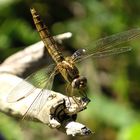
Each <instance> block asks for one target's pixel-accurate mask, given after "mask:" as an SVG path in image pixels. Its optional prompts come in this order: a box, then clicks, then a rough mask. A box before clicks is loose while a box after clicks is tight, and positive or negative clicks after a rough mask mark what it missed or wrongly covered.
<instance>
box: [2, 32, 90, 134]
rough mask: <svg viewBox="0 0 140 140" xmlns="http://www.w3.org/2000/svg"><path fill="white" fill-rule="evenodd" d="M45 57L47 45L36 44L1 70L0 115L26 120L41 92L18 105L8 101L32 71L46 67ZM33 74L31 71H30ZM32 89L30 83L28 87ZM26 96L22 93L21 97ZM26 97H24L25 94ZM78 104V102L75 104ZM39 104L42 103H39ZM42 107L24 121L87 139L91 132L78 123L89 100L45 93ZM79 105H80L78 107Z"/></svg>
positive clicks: (34, 91) (58, 39) (35, 92)
mask: <svg viewBox="0 0 140 140" xmlns="http://www.w3.org/2000/svg"><path fill="white" fill-rule="evenodd" d="M69 37H70V33H65V34H62V35H59V36H57V37H55V39H56V40H57V41H59V42H60V41H62V40H63V39H66V38H69ZM45 57H46V56H45V54H44V45H43V43H42V42H38V43H35V44H34V45H31V46H29V47H27V48H26V49H24V50H22V51H20V52H18V53H16V54H14V55H12V56H10V57H9V58H7V59H6V60H5V61H4V62H3V63H2V64H1V66H0V111H1V112H3V113H5V114H8V115H11V116H12V117H15V118H23V116H24V114H25V113H26V111H27V110H28V108H29V107H30V105H31V103H32V102H33V100H34V99H35V98H36V96H37V95H38V92H39V91H40V90H41V89H39V88H36V89H35V90H33V91H32V93H31V94H30V95H29V96H27V97H26V98H24V99H22V100H20V101H18V102H12V103H9V102H7V97H8V95H9V93H10V92H11V90H12V89H13V88H14V87H15V86H16V85H17V84H18V83H20V82H21V81H23V79H21V78H19V77H18V76H22V77H24V76H25V75H26V74H29V71H28V70H29V69H34V70H35V67H41V66H42V65H44V64H45V62H46V60H45V59H44V58H45ZM30 72H31V71H30ZM26 84H28V85H29V86H30V87H33V85H31V84H30V83H26ZM21 93H23V89H22V88H21V91H20V93H19V94H21ZM23 94H24V93H23ZM75 100H76V102H75ZM38 102H39V101H38ZM41 103H44V104H43V107H42V108H41V109H40V106H39V104H40V103H37V105H36V106H33V108H32V110H30V111H29V112H28V113H27V115H26V118H25V119H28V120H30V119H31V120H34V121H39V122H41V123H44V124H47V125H48V126H50V127H51V128H57V129H59V130H61V131H64V132H65V133H66V134H67V135H72V136H76V135H88V134H90V133H91V131H90V130H89V129H88V128H87V127H86V126H85V125H83V124H80V123H78V122H75V120H76V118H77V113H78V112H80V111H82V110H84V109H85V108H86V106H87V104H88V103H89V100H88V99H87V98H84V99H83V98H80V97H75V98H72V97H69V98H68V97H67V96H65V95H62V94H60V93H57V92H54V91H49V90H44V91H43V98H42V100H41ZM77 103H78V104H77Z"/></svg>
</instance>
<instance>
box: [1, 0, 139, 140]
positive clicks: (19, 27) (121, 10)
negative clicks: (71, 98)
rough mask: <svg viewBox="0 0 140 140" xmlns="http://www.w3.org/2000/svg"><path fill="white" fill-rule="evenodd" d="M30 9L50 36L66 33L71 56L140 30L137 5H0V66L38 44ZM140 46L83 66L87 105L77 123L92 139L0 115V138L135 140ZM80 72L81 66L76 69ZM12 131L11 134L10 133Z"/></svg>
mask: <svg viewBox="0 0 140 140" xmlns="http://www.w3.org/2000/svg"><path fill="white" fill-rule="evenodd" d="M30 7H35V8H36V9H37V10H38V12H39V13H40V15H41V16H42V18H43V19H44V20H45V22H47V24H48V26H49V28H50V30H51V32H52V34H59V33H63V32H67V31H70V32H72V33H73V37H72V39H70V40H69V41H66V42H65V44H66V47H65V49H68V50H69V51H70V52H72V51H73V50H76V49H78V48H85V47H92V43H93V41H94V40H95V39H98V38H101V37H104V36H108V35H111V34H113V33H118V32H122V31H124V30H128V29H132V28H136V27H139V26H140V18H139V13H140V1H138V0H133V1H132V0H124V1H121V0H71V1H69V0H59V1H58V0H48V1H43V0H36V1H31V0H24V1H23V0H1V1H0V52H1V55H0V60H1V62H2V61H3V60H4V59H6V57H8V56H10V55H11V54H13V53H14V52H16V51H18V50H20V49H22V48H23V47H26V46H28V45H30V44H32V43H34V42H36V41H39V40H40V39H39V36H38V33H37V32H36V30H35V27H34V24H33V21H32V17H31V14H30V11H29V8H30ZM139 44H140V41H139V40H137V41H132V42H131V43H130V44H129V45H131V46H132V47H133V51H132V52H130V53H127V54H123V55H119V56H114V57H109V58H104V59H96V60H95V61H94V62H93V61H92V60H87V61H86V62H82V64H84V66H86V67H87V68H88V69H85V68H84V70H83V71H84V73H86V75H87V77H88V81H89V96H90V98H91V103H90V104H89V106H88V108H87V110H85V111H83V112H81V113H80V114H79V118H78V120H79V121H80V122H83V123H85V124H86V125H87V126H89V128H90V129H92V130H93V131H94V132H95V133H94V134H93V135H92V136H89V137H86V138H78V137H75V138H72V137H68V136H65V134H62V133H60V132H58V131H55V130H51V129H50V128H48V127H47V126H44V125H42V124H38V123H25V122H23V123H22V125H19V124H20V122H18V121H15V120H13V119H10V118H9V117H7V116H6V115H3V114H2V113H1V114H0V134H1V135H2V136H3V137H4V138H5V139H6V140H16V139H18V140H22V139H26V140H28V139H30V140H38V139H42V140H45V139H49V140H57V139H58V140H59V139H62V138H63V139H69V140H70V139H75V140H77V139H89V140H91V139H94V140H139V139H140V113H139V112H140V47H139ZM81 71H82V66H81ZM13 128H14V129H13Z"/></svg>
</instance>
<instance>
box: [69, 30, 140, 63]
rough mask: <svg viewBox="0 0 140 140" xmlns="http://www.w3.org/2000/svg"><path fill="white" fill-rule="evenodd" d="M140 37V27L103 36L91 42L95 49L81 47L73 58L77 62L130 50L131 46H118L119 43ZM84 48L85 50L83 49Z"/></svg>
mask: <svg viewBox="0 0 140 140" xmlns="http://www.w3.org/2000/svg"><path fill="white" fill-rule="evenodd" d="M139 37H140V28H137V29H132V30H128V31H125V32H121V33H118V34H114V35H111V36H107V37H105V38H101V39H99V40H97V41H95V42H93V43H91V45H92V47H90V48H93V49H90V50H85V49H79V50H77V51H76V52H75V53H74V54H73V55H72V59H73V60H74V61H75V62H79V61H82V60H83V59H86V58H89V57H91V56H92V57H94V58H99V57H106V56H110V55H115V54H120V53H124V52H128V51H130V50H131V47H118V46H117V45H119V44H122V43H125V42H128V41H131V40H134V39H136V38H139ZM81 50H83V51H81Z"/></svg>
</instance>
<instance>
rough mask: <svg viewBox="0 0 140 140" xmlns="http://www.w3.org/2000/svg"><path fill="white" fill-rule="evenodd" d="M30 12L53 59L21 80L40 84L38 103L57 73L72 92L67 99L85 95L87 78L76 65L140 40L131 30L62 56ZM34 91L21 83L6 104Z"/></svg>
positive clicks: (138, 31) (139, 30)
mask: <svg viewBox="0 0 140 140" xmlns="http://www.w3.org/2000/svg"><path fill="white" fill-rule="evenodd" d="M30 11H31V14H32V17H33V21H34V24H35V26H36V29H37V31H38V33H39V35H40V37H41V40H42V41H43V42H44V46H45V47H46V48H47V50H48V52H49V54H50V56H51V57H52V59H53V60H54V63H52V64H50V65H49V66H47V67H44V68H42V69H40V70H39V71H37V72H35V73H33V74H31V75H30V76H28V77H27V78H26V79H24V80H23V81H27V82H31V81H32V79H33V78H34V77H37V78H36V85H37V86H40V85H41V86H42V90H40V92H39V93H38V95H37V97H36V99H35V100H41V98H42V97H43V90H44V89H48V90H51V89H52V85H53V81H54V77H55V76H56V75H57V74H58V73H60V74H61V75H62V77H63V78H64V80H65V81H66V83H68V85H69V86H68V87H70V89H71V90H70V92H69V91H68V92H69V93H68V96H71V97H73V96H75V95H74V94H75V92H74V90H77V91H78V92H79V93H80V94H81V95H82V96H86V95H85V89H86V88H87V78H86V77H85V76H82V75H80V72H79V70H78V68H77V67H76V63H78V62H80V61H83V60H85V59H87V58H91V57H92V58H101V57H106V56H110V55H116V54H120V53H124V52H128V51H130V50H131V47H129V46H126V47H118V45H120V44H122V43H124V42H128V41H131V40H134V39H136V38H139V37H140V28H135V29H131V30H128V31H124V32H121V33H118V34H115V35H111V36H107V37H104V38H101V39H99V40H97V41H95V43H94V44H93V46H95V47H94V49H93V50H92V51H89V52H88V50H86V49H78V50H77V51H76V52H74V54H73V55H72V56H67V57H64V55H63V54H62V52H61V51H60V49H59V47H58V44H57V42H56V41H55V40H54V38H53V37H52V36H51V34H50V32H49V30H48V27H47V26H46V25H45V24H44V22H43V21H42V20H41V17H40V15H39V14H38V13H37V11H36V10H35V9H34V8H31V9H30ZM37 75H39V76H37ZM44 75H45V76H44ZM21 88H22V89H24V92H23V93H22V95H21V94H20V93H18V91H19V90H20V89H21ZM35 89H36V87H34V86H32V87H30V88H28V85H26V84H23V82H21V83H19V84H18V85H17V86H16V87H15V88H14V89H13V90H12V91H11V93H10V94H9V95H8V102H17V101H20V100H22V99H24V98H26V97H27V96H29V95H30V94H31V93H32V92H33V91H34V90H35ZM34 102H35V101H34ZM32 104H34V103H32ZM32 104H31V106H32Z"/></svg>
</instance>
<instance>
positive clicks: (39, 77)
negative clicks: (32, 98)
mask: <svg viewBox="0 0 140 140" xmlns="http://www.w3.org/2000/svg"><path fill="white" fill-rule="evenodd" d="M55 66H56V65H55V64H51V65H49V66H48V67H44V68H42V69H40V70H39V71H37V72H35V73H33V74H31V75H30V76H28V77H27V78H26V79H24V80H22V81H21V82H20V83H19V84H18V85H17V86H16V87H15V88H13V90H12V91H11V92H10V93H9V95H8V97H7V101H8V102H9V103H12V102H17V101H19V100H21V99H24V98H26V97H27V96H28V95H30V94H31V93H33V91H34V90H35V89H37V88H49V89H51V87H52V84H53V78H52V77H54V76H55V74H56V73H52V72H53V71H54V69H55ZM29 83H32V84H29Z"/></svg>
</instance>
